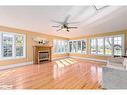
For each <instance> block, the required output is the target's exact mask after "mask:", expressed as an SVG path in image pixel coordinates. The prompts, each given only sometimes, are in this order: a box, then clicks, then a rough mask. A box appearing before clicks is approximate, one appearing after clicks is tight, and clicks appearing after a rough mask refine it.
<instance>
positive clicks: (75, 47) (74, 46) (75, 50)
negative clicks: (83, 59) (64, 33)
mask: <svg viewBox="0 0 127 95" xmlns="http://www.w3.org/2000/svg"><path fill="white" fill-rule="evenodd" d="M77 51H78V47H77V41H73V52H77Z"/></svg>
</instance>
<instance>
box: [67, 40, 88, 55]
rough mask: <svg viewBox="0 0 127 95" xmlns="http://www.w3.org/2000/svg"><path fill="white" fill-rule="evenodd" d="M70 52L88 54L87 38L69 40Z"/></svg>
mask: <svg viewBox="0 0 127 95" xmlns="http://www.w3.org/2000/svg"><path fill="white" fill-rule="evenodd" d="M69 52H70V53H84V54H86V40H71V41H69Z"/></svg>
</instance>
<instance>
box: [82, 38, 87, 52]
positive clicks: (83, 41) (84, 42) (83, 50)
mask: <svg viewBox="0 0 127 95" xmlns="http://www.w3.org/2000/svg"><path fill="white" fill-rule="evenodd" d="M82 53H85V54H86V40H82Z"/></svg>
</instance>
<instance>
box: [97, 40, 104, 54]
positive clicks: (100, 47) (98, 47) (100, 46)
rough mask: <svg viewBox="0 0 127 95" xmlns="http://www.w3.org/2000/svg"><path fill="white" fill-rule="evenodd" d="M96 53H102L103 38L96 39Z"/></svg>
mask: <svg viewBox="0 0 127 95" xmlns="http://www.w3.org/2000/svg"><path fill="white" fill-rule="evenodd" d="M97 54H104V39H103V38H98V39H97Z"/></svg>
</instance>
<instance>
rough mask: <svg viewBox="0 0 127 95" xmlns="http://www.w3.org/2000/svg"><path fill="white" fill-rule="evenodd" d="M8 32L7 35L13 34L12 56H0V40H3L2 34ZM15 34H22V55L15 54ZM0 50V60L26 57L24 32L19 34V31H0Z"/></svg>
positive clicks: (0, 42) (0, 49) (0, 43)
mask: <svg viewBox="0 0 127 95" xmlns="http://www.w3.org/2000/svg"><path fill="white" fill-rule="evenodd" d="M4 33H6V34H9V35H13V44H12V45H13V47H12V57H3V56H2V45H3V44H2V42H3V34H4ZM16 35H22V36H23V56H18V57H17V56H16V50H15V48H16V45H15V44H16V43H15V42H16V41H15V36H16ZM0 45H1V46H0V51H1V55H0V60H12V59H20V58H26V34H20V33H11V32H4V31H2V32H0Z"/></svg>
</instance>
